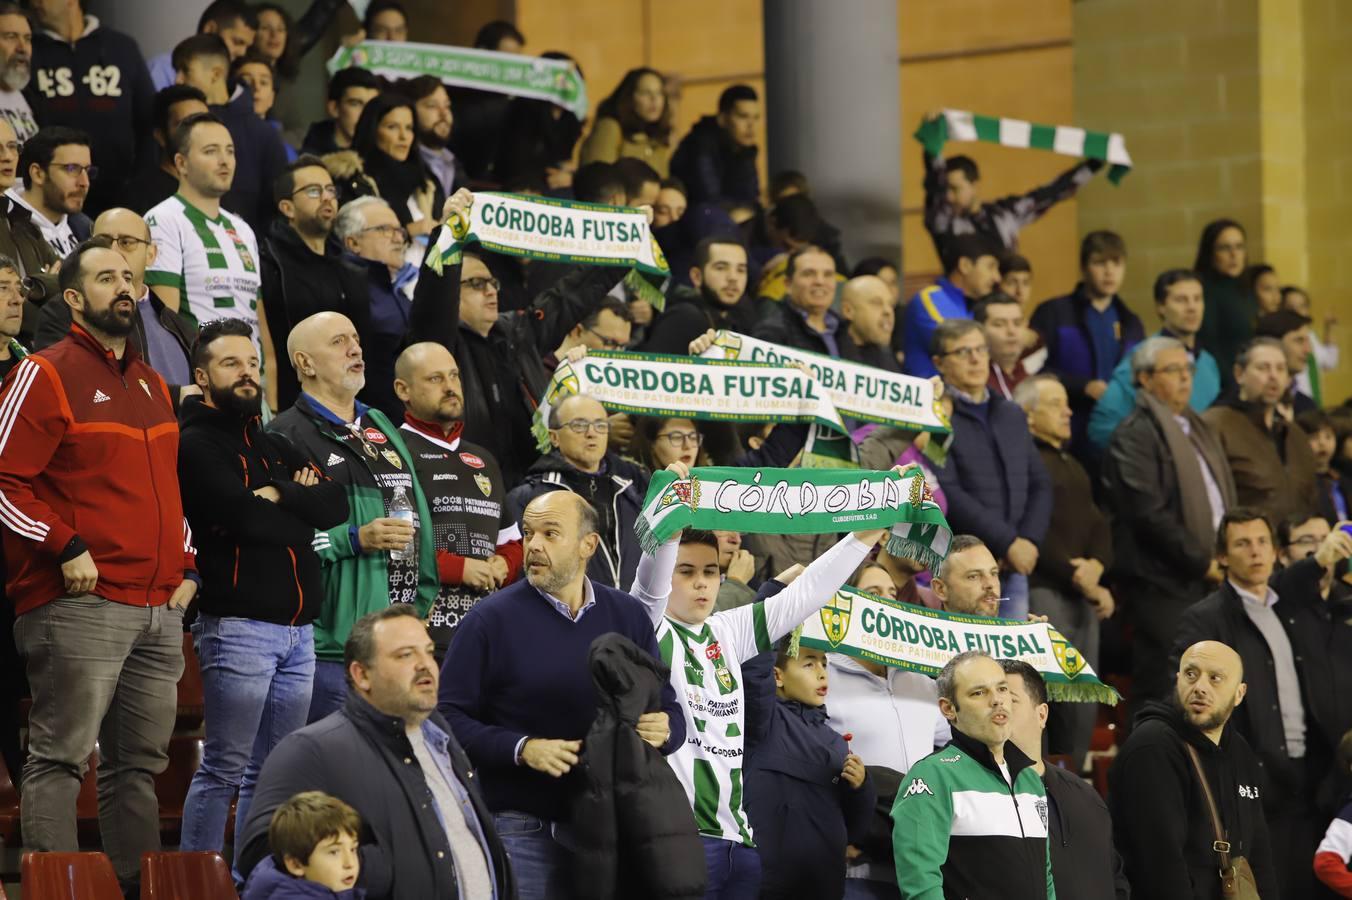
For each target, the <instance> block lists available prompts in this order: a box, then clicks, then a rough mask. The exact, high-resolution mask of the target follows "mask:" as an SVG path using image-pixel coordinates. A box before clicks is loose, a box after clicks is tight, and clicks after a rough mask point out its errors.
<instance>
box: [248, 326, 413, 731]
mask: <svg viewBox="0 0 1352 900" xmlns="http://www.w3.org/2000/svg"><path fill="white" fill-rule="evenodd" d="M286 355H287V360H288V361H289V362H290V363H291V365H292V367H293V368H294V369H295V372H296V378H297V380H298V382H299V384H300V396H299V397H297V398H296V403H295V405H294V406H292V407H291V408H290V409H288V410H287V411H286V412H284V413H282V414H281V415H279V416H278V417H277V418H276V419H274V420H273V421H272V424H271V425H270V426H269V429H270V430H271V431H274V432H276V433H278V434H281V435H284V436H285V437H287V438H289V439H290V440H291V442H292V443H293V444H295V445H296V447H297V448H298V449H299V450H300V452H301V453H303V454H304V455H306V456H308V457H309V458H310V459H312V460H314V461H315V463H316V464H317V465H318V467H319V468H320V470H321V471H322V472H323V473H324V475H325V476H326V477H328V478H331V479H333V480H334V481H337V482H339V483H340V484H343V485H344V486H345V487H346V489H347V503H348V516H347V519H346V520H345V521H343V522H342V523H341V524H339V525H337V526H335V527H333V528H330V529H328V530H325V531H316V532H315V538H314V549H315V552H316V553H318V554H319V559H320V563H321V566H322V575H323V582H324V600H323V604H322V605H321V607H320V610H319V617H318V618H317V619H316V620H315V623H314V626H315V629H314V637H315V679H314V691H313V693H312V695H311V700H310V713H309V719H308V720H309V721H310V722H313V721H315V720H317V719H320V718H323V717H324V716H326V715H328V714H329V713H331V712H334V711H335V710H337V709H338V708H339V707H340V706H342V705H343V703H344V702H345V700H346V698H347V680H346V675H345V674H344V669H343V645H344V644H345V643H346V642H347V636H348V632H350V631H351V630H352V625H353V623H354V622H356V621H357V619H359V618H361V617H362V616H364V615H365V614H367V613H369V612H374V611H376V610H378V609H382V608H384V607H385V606H388V605H389V604H391V603H412V604H413V605H414V608H415V609H417V610H418V614H419V615H420V616H426V615H427V613H428V611H429V610H430V609H431V607H432V601H433V599H434V598H435V597H436V592H437V560H436V553H435V547H434V545H433V539H432V528H431V527H421V528H420V527H417V526H418V525H419V524H422V525H425V526H426V525H428V523H430V522H431V521H432V517H431V513H430V511H429V509H428V505H427V501H426V498H425V496H424V494H423V490H422V486H421V485H420V484H419V482H418V479H416V478H414V477H413V473H414V469H413V455H412V453H410V452H409V449H408V447H407V446H406V445H405V444H404V440H403V437H402V436H401V434H400V431H399V429H398V428H396V427H395V426H394V424H393V423H392V422H391V421H390V420H389V419H388V418H386V416H385V414H384V413H382V412H381V411H380V410H378V409H375V408H372V407H368V406H367V405H366V404H364V403H362V402H361V401H360V400H358V399H357V394H358V393H359V392H360V391H361V390H362V388H363V387H365V385H366V365H365V361H364V360H363V358H362V348H361V341H360V339H359V338H358V336H357V329H356V326H354V325H353V324H352V322H351V320H349V319H348V318H347V317H346V316H344V315H341V314H339V313H334V312H322V313H316V314H315V315H313V316H310V317H309V318H307V319H303V320H301V321H300V322H298V323H296V325H295V327H294V328H292V329H291V333H290V334H289V335H287V339H286ZM396 497H404V498H406V499H407V500H408V502H409V503H410V504H411V506H412V508H413V525H410V524H409V523H408V522H407V521H406V520H403V519H399V518H397V517H395V516H394V515H392V513H391V505H392V504H393V503H394V501H395V498H396Z"/></svg>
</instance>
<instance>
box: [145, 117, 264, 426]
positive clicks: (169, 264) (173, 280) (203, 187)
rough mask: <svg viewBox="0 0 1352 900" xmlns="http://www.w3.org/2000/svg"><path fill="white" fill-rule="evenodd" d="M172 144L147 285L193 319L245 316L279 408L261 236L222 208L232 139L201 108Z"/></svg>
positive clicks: (156, 210) (150, 218)
mask: <svg viewBox="0 0 1352 900" xmlns="http://www.w3.org/2000/svg"><path fill="white" fill-rule="evenodd" d="M171 146H172V149H173V153H174V166H175V168H176V169H177V170H178V192H177V193H176V194H174V196H172V197H170V198H169V199H168V200H165V201H164V202H163V203H160V204H158V205H156V206H154V207H152V208H151V210H150V211H149V212H148V213H146V223H147V224H148V225H150V234H151V237H152V238H153V240H154V241H155V248H156V257H155V261H154V263H153V264H152V265H150V267H149V269H148V270H147V272H146V283H147V284H149V285H150V289H151V290H153V291H154V292H155V293H156V294H157V295H158V296H159V298H160V300H162V301H163V302H164V305H165V306H167V307H169V308H170V309H172V310H175V311H176V312H179V313H181V314H183V315H184V316H185V317H186V318H187V319H188V320H189V321H191V322H193V323H194V324H197V323H201V322H209V321H211V320H212V319H219V318H227V319H243V320H244V321H246V322H248V323H249V325H250V327H252V328H253V329H255V331H254V346H255V347H257V348H258V351H259V359H260V360H262V365H263V368H262V373H263V378H264V379H266V380H265V382H264V398H265V399H266V401H267V403H268V406H270V407H271V408H272V409H274V410H275V409H278V408H279V407H278V402H277V378H276V376H275V375H274V373H275V372H276V371H277V356H276V353H275V352H274V351H273V346H274V344H273V341H272V337H271V335H270V333H269V332H268V320H267V316H266V310H265V309H264V306H263V297H262V295H261V294H260V293H259V287H260V285H261V283H262V279H261V278H260V277H259V274H258V242H257V240H255V238H254V232H253V229H252V228H250V227H249V224H248V223H247V222H246V221H244V219H242V218H240V217H239V216H237V215H235V214H234V213H232V212H229V211H228V210H226V209H224V208H223V207H222V206H221V198H222V197H224V196H225V195H226V193H227V192H228V191H229V190H230V185H231V183H232V181H233V180H234V177H235V155H234V147H235V143H234V139H233V138H232V137H231V136H230V131H229V130H228V129H227V128H226V127H225V125H224V124H223V123H222V122H221V120H220V119H218V118H216V117H215V116H214V115H212V114H211V113H200V114H198V115H195V116H189V117H188V118H186V119H184V120H183V122H182V124H180V125H179V127H178V130H177V131H175V132H174V135H173V138H172V141H171Z"/></svg>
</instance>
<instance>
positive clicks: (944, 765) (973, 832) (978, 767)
mask: <svg viewBox="0 0 1352 900" xmlns="http://www.w3.org/2000/svg"><path fill="white" fill-rule="evenodd" d="M1004 755H1005V765H1006V766H1008V767H1009V777H1010V781H1006V780H1005V776H1004V775H1003V774H1002V773H1001V771H1000V768H999V766H998V765H997V764H996V762H995V757H994V756H993V755H991V751H990V748H988V747H987V746H986V745H985V744H982V743H981V742H980V741H977V740H974V739H973V738H971V737H968V736H967V735H965V734H963V733H962V732H961V731H959V730H958V729H956V728H954V729H953V739H952V740H951V741H949V742H948V743H947V744H946V745H944V746H943V747H941V748H940V749H938V750H936V751H934V753H932V754H930V755H929V756H927V757H925V758H924V759H922V760H921V761H920V762H918V763H916V764H915V765H914V766H912V767H911V771H909V772H907V773H906V779H905V781H903V782H902V785H901V787H900V788H898V790H897V801H896V803H895V805H893V807H892V821H893V828H892V852H893V857H894V859H895V860H896V865H897V880H898V887H900V888H901V896H902V898H903V900H965V898H968V897H971V898H978V897H980V898H985V897H1000V898H1002V900H1033V898H1036V900H1055V898H1056V890H1055V888H1054V887H1053V883H1052V864H1051V854H1050V851H1049V848H1048V846H1047V796H1046V789H1045V788H1044V786H1043V784H1042V779H1041V778H1039V777H1038V774H1037V770H1036V769H1034V768H1033V761H1032V760H1031V759H1029V758H1028V757H1027V756H1026V755H1024V753H1023V752H1022V751H1021V750H1019V748H1018V747H1017V746H1015V745H1014V743H1013V742H1012V741H1009V742H1006V743H1005V748H1004ZM1073 900H1078V898H1073Z"/></svg>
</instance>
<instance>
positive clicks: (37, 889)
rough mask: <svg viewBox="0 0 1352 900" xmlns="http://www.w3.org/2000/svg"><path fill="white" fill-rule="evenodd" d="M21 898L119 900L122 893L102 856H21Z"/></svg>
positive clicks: (40, 899) (109, 865)
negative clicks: (22, 896)
mask: <svg viewBox="0 0 1352 900" xmlns="http://www.w3.org/2000/svg"><path fill="white" fill-rule="evenodd" d="M23 895H24V897H32V898H34V900H42V898H44V897H60V898H61V900H122V889H121V888H120V887H118V884H117V875H116V874H114V872H113V864H112V863H111V862H110V861H109V860H108V857H107V856H106V855H105V854H102V853H25V854H24V855H23Z"/></svg>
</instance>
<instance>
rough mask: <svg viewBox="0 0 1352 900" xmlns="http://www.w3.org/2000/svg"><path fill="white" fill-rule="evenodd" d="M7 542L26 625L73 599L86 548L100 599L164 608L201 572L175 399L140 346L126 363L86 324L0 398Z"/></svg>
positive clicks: (1, 513) (18, 372) (33, 359)
mask: <svg viewBox="0 0 1352 900" xmlns="http://www.w3.org/2000/svg"><path fill="white" fill-rule="evenodd" d="M0 526H3V528H0V533H3V535H4V550H5V559H6V560H7V561H8V563H9V582H8V585H7V589H8V594H9V597H10V599H11V600H12V601H13V602H14V608H15V612H16V613H17V614H19V615H22V614H23V613H26V612H29V611H31V610H33V609H36V608H37V607H39V606H41V605H43V604H44V603H48V602H50V601H51V600H54V599H56V598H57V597H60V596H62V595H64V594H65V593H66V591H65V582H64V579H63V578H62V576H61V563H62V562H63V561H66V560H70V559H73V558H74V557H76V556H78V555H80V553H83V552H84V551H85V550H88V551H89V552H90V554H91V555H92V556H93V557H94V564H95V565H96V566H98V570H99V577H98V584H97V586H96V587H95V588H94V593H96V594H98V595H99V596H100V597H104V598H107V599H109V600H113V601H116V602H118V603H126V604H129V605H132V606H159V605H160V604H163V603H166V602H167V601H168V600H169V596H170V594H172V593H173V591H174V589H175V588H176V587H178V585H179V584H180V583H182V581H183V579H184V576H185V573H188V572H192V573H194V575H193V577H194V578H195V577H196V574H195V573H196V565H195V562H194V558H193V553H194V551H193V548H192V533H191V532H190V531H189V530H188V523H187V521H186V520H185V519H184V518H183V504H182V501H181V500H180V499H179V493H178V422H177V421H176V420H175V418H174V410H173V405H172V403H171V402H170V399H169V389H168V387H166V386H165V383H164V379H163V378H161V377H160V376H159V375H158V374H157V373H156V372H155V370H154V369H152V368H150V366H148V365H146V363H145V362H144V361H143V360H142V359H141V357H140V356H139V355H138V354H137V353H136V352H135V351H134V350H133V349H131V348H130V347H128V348H127V350H126V352H125V353H124V354H123V357H122V359H121V360H119V359H117V358H116V357H115V356H113V354H112V352H111V351H109V350H108V349H107V348H105V347H104V346H103V345H102V344H100V343H99V342H98V341H97V340H95V339H94V338H93V337H92V336H91V335H90V334H89V332H87V331H85V330H84V329H83V328H81V327H80V326H79V325H72V326H71V330H70V333H69V334H68V335H67V336H66V337H65V338H64V339H62V340H61V341H58V342H57V343H55V344H53V345H52V346H50V347H48V348H47V349H45V350H42V351H39V352H37V353H34V354H33V355H31V356H29V357H27V358H26V359H24V360H23V362H21V363H20V364H19V365H18V366H17V367H16V368H15V369H14V370H13V371H12V372H11V373H10V375H9V378H8V379H6V382H5V386H4V389H3V392H0Z"/></svg>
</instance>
